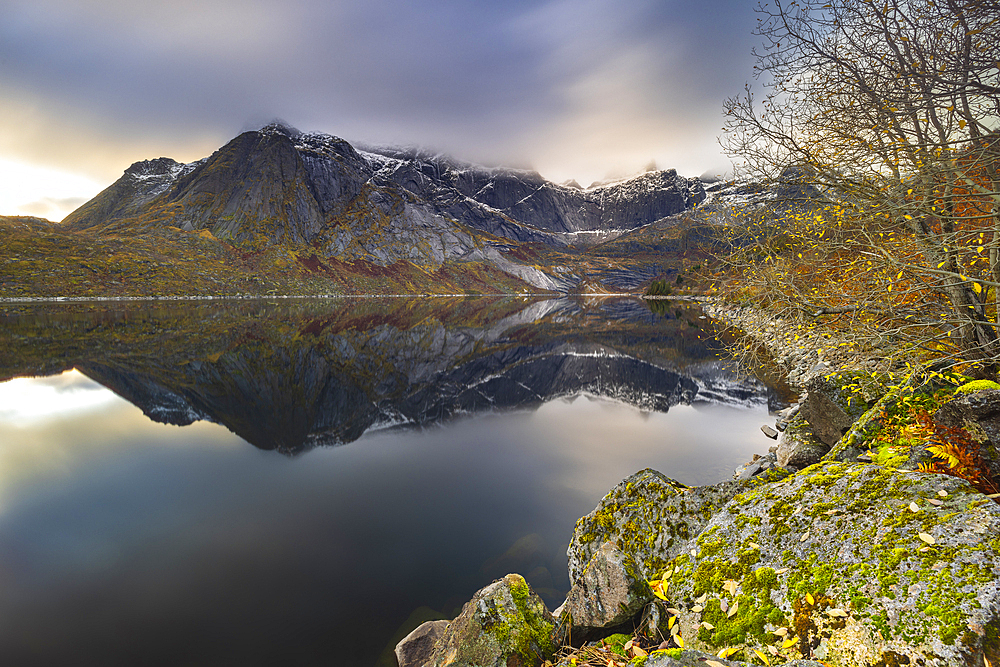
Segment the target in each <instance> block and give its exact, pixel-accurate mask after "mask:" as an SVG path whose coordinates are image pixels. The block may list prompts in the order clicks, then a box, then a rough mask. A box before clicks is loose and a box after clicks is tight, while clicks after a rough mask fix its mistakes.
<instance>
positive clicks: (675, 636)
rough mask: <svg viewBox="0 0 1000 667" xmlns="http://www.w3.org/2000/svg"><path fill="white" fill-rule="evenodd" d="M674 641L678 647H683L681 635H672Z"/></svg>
mask: <svg viewBox="0 0 1000 667" xmlns="http://www.w3.org/2000/svg"><path fill="white" fill-rule="evenodd" d="M674 641H675V642H677V645H678V646H679V647H681V648H684V638H683V637H681V636H680V635H674Z"/></svg>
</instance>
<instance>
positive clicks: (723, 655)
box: [715, 646, 740, 659]
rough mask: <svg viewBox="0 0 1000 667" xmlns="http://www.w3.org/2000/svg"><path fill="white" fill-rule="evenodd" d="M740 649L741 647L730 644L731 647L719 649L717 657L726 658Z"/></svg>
mask: <svg viewBox="0 0 1000 667" xmlns="http://www.w3.org/2000/svg"><path fill="white" fill-rule="evenodd" d="M739 650H740V649H739V648H737V647H736V646H730V647H729V648H724V649H722V650H721V651H719V652H718V653H716V654H715V655H716V656H717V657H719V658H722V659H726V658H728V657H729V656H731V655H732V654H734V653H736V652H737V651H739Z"/></svg>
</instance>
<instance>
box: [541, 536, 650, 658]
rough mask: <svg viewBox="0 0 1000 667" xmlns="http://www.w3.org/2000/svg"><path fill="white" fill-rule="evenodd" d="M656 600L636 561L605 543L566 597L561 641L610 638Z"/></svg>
mask: <svg viewBox="0 0 1000 667" xmlns="http://www.w3.org/2000/svg"><path fill="white" fill-rule="evenodd" d="M652 599H653V592H652V591H651V590H650V588H649V584H648V583H647V581H646V579H645V578H644V577H642V576H641V575H640V574H639V572H638V568H637V567H636V564H635V562H634V561H633V560H632V558H631V557H630V556H629V555H628V554H625V553H623V552H622V551H621V550H619V549H618V548H617V547H615V546H614V545H613V544H611V543H610V542H605V543H604V544H602V545H601V548H600V549H598V551H597V553H596V554H595V555H594V557H593V558H591V559H590V562H589V563H588V564H587V566H586V567H585V568H584V570H583V574H582V576H581V577H580V578H579V579H578V580H577V581H576V583H574V584H573V587H572V588H571V589H570V591H569V594H568V595H567V596H566V602H565V603H564V604H563V605H562V607H561V612H560V614H559V619H558V621H559V630H558V631H557V632H558V634H559V635H560V637H559V638H560V640H561V641H566V640H573V641H579V640H582V639H585V638H586V637H587V635H588V634H591V633H592V632H594V631H601V630H606V631H605V633H604V634H607V631H610V630H611V629H613V628H616V627H617V626H620V625H622V624H624V623H627V622H628V621H631V620H632V617H634V616H635V615H636V614H637V613H638V612H639V611H640V610H641V609H642V608H643V607H644V606H645V605H646V604H647V603H648V602H650V601H651V600H652ZM629 629H631V628H629Z"/></svg>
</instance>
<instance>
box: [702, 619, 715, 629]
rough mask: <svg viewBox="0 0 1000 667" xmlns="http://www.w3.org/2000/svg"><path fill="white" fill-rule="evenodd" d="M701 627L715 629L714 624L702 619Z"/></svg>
mask: <svg viewBox="0 0 1000 667" xmlns="http://www.w3.org/2000/svg"><path fill="white" fill-rule="evenodd" d="M701 627H703V628H705V629H706V630H715V626H714V625H712V624H711V623H709V622H708V621H702V622H701Z"/></svg>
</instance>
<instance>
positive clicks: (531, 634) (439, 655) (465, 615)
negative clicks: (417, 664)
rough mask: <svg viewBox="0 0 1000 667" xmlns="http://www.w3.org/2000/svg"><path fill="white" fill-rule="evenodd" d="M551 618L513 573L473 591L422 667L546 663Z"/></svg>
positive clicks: (552, 648)
mask: <svg viewBox="0 0 1000 667" xmlns="http://www.w3.org/2000/svg"><path fill="white" fill-rule="evenodd" d="M554 628H555V619H553V618H552V614H551V613H549V610H548V609H546V608H545V603H544V602H542V599H541V598H540V597H538V596H537V595H536V594H535V593H534V592H533V591H532V590H531V588H530V587H529V586H528V584H527V582H525V580H524V578H523V577H521V576H520V575H517V574H508V575H507V576H505V577H504V578H502V579H499V580H498V581H495V582H493V583H492V584H490V585H489V586H487V587H485V588H483V589H481V590H480V591H478V592H477V593H476V594H475V595H474V596H473V597H472V599H471V600H470V601H469V602H467V603H466V604H465V606H464V607H462V613H461V614H459V615H458V618H456V619H455V620H454V621H452V622H451V623H450V624H449V625H448V628H447V630H445V633H444V635H443V636H442V637H441V638H440V639H439V640H438V642H437V643H436V644H435V646H434V653H433V654H432V655H431V658H430V660H429V661H428V662H427V665H428V667H445V665H448V666H449V667H514V666H516V667H537V666H538V665H541V664H542V663H543V662H544V661H546V660H550V659H551V658H552V656H553V654H554V653H555V650H556V646H555V644H554V643H553V641H552V631H553V629H554Z"/></svg>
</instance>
